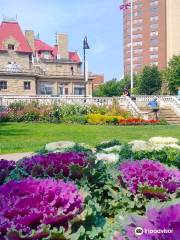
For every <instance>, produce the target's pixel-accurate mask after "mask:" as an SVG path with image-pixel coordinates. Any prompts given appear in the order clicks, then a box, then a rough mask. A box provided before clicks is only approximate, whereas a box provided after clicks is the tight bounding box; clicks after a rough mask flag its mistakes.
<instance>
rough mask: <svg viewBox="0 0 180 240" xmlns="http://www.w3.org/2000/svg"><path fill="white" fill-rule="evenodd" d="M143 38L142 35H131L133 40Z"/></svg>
mask: <svg viewBox="0 0 180 240" xmlns="http://www.w3.org/2000/svg"><path fill="white" fill-rule="evenodd" d="M142 37H143V35H142V34H136V35H133V38H134V39H137V38H142Z"/></svg>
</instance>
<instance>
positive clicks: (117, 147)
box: [103, 145, 122, 153]
mask: <svg viewBox="0 0 180 240" xmlns="http://www.w3.org/2000/svg"><path fill="white" fill-rule="evenodd" d="M121 149H122V146H120V145H115V146H112V147H108V148H104V149H103V152H105V153H113V152H120V151H121Z"/></svg>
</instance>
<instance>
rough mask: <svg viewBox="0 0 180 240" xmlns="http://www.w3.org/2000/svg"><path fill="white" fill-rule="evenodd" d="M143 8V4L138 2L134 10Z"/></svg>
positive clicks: (134, 5)
mask: <svg viewBox="0 0 180 240" xmlns="http://www.w3.org/2000/svg"><path fill="white" fill-rule="evenodd" d="M142 6H143V4H142V3H140V2H137V3H136V4H133V8H134V9H138V8H141V7H142Z"/></svg>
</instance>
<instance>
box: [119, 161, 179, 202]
mask: <svg viewBox="0 0 180 240" xmlns="http://www.w3.org/2000/svg"><path fill="white" fill-rule="evenodd" d="M119 171H120V178H119V179H120V183H121V185H122V186H125V187H127V188H128V189H129V190H130V191H131V192H132V193H134V194H136V193H138V192H143V193H144V195H146V196H150V197H151V196H156V197H158V198H164V193H165V192H167V191H168V192H170V193H173V192H176V190H177V189H178V188H179V187H180V171H179V170H178V169H170V168H168V167H166V166H165V165H163V164H162V163H159V162H156V161H153V160H147V159H144V160H140V161H125V162H123V163H121V165H120V166H119ZM157 189H159V190H157ZM156 190H157V191H156Z"/></svg>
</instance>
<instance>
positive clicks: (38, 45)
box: [35, 39, 54, 52]
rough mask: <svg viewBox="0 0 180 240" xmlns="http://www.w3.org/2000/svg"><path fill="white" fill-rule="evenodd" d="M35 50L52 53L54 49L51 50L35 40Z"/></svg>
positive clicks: (45, 44) (46, 45)
mask: <svg viewBox="0 0 180 240" xmlns="http://www.w3.org/2000/svg"><path fill="white" fill-rule="evenodd" d="M35 50H36V51H47V52H52V51H53V50H54V48H52V47H51V46H49V45H48V44H47V43H45V42H43V41H41V40H39V39H35Z"/></svg>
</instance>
